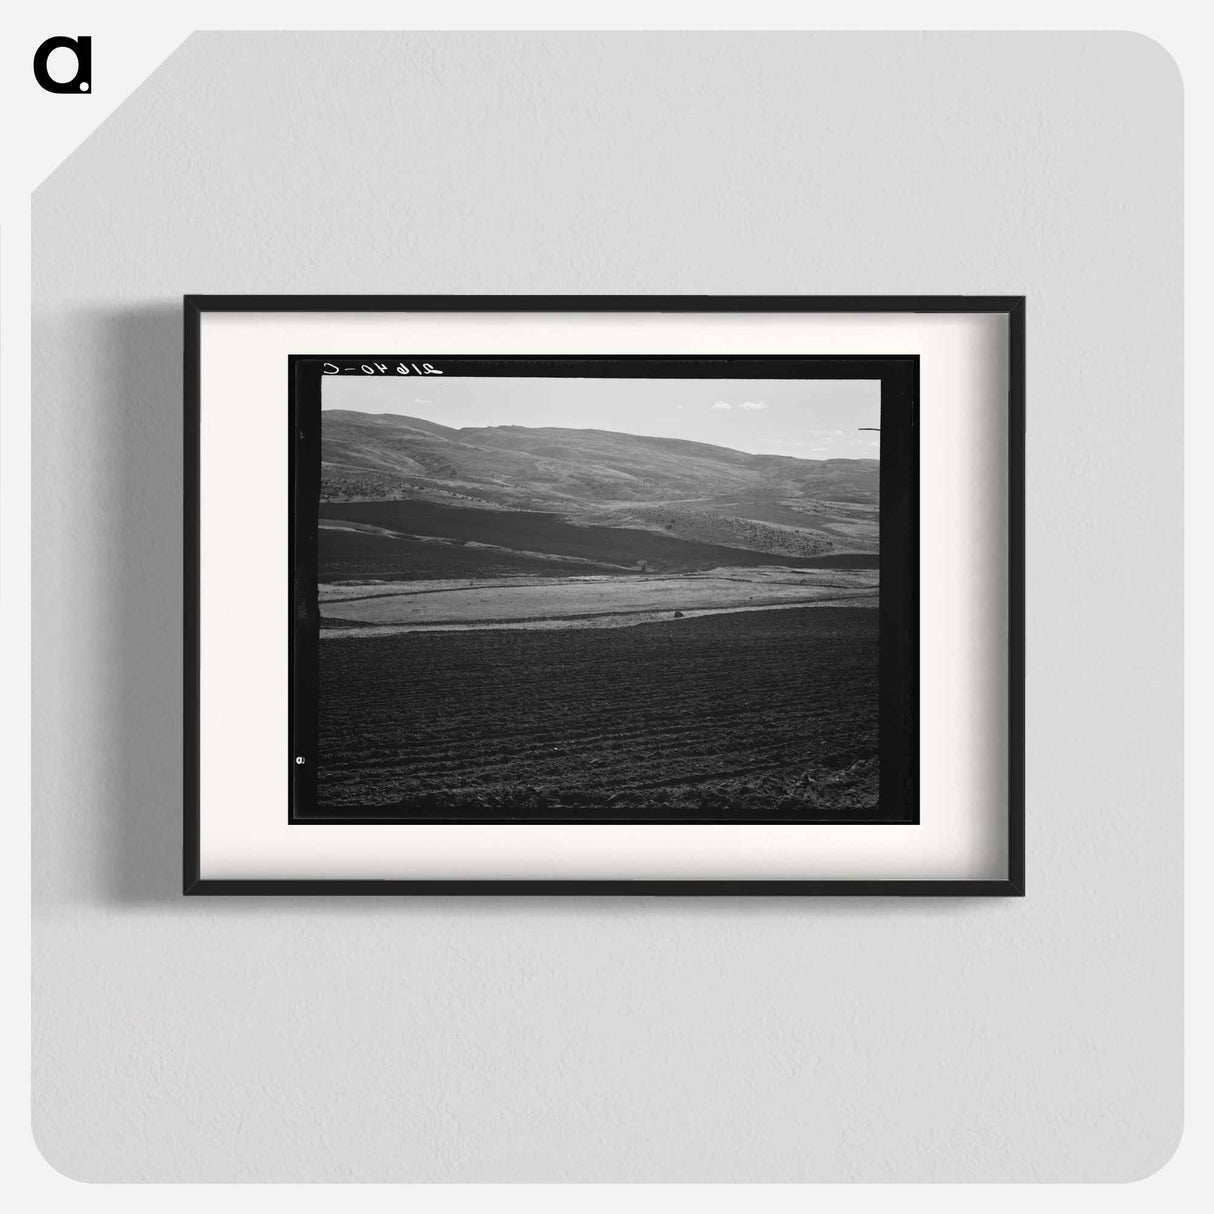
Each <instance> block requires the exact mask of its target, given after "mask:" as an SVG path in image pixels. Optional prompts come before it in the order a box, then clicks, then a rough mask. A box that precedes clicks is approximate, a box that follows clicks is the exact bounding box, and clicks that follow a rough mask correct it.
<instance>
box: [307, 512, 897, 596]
mask: <svg viewBox="0 0 1214 1214" xmlns="http://www.w3.org/2000/svg"><path fill="white" fill-rule="evenodd" d="M320 517H321V519H331V520H343V521H348V522H352V523H357V524H360V525H363V526H371V527H379V528H383V529H384V530H385V531H390V532H395V533H399V534H396V535H384V534H382V533H376V532H356V531H338V530H332V529H327V528H323V527H322V528H321V531H320V541H319V542H320V548H319V560H320V574H319V580H320V581H322V582H334V581H351V580H358V579H363V578H389V579H395V580H402V581H403V580H408V579H411V578H442V577H469V576H478V577H484V576H493V575H494V574H510V573H521V572H543V573H561V572H578V571H580V572H584V573H586V572H589V573H593V572H598V571H599V570H596V569H594V568H588V567H587V566H586V565H585V564H584V563H583V562H585V561H591V562H596V563H598V564H600V565H602V566H603V567H604V568H614V569H619V568H629V567H635V566H636V565H637V564H638V563H639V562H641V561H644V562H645V565H646V567H647V568H648V569H649V570H650V571H651V572H655V573H668V572H669V573H686V572H696V571H701V570H707V569H718V568H727V567H734V568H745V567H752V566H754V565H756V564H762V565H779V566H784V567H789V568H797V569H813V568H848V569H861V568H867V569H874V568H876V567H877V564H878V558H877V557H876V555H875V554H855V553H850V554H848V553H843V554H826V555H824V556H804V557H796V556H780V555H776V554H770V553H761V554H760V553H756V552H754V551H753V550H750V549H746V548H731V547H728V546H725V545H721V544H708V543H697V542H695V541H689V540H680V539H676V538H674V537H673V536H667V535H662V534H660V533H658V532H655V531H644V530H639V529H637V528H630V527H604V526H581V525H578V524H575V523H571V522H569V521H568V520H567V519H566V518H565V517H563V516H562V515H560V514H557V513H549V512H546V511H536V510H528V511H520V510H482V509H476V508H473V507H468V506H444V505H438V504H435V503H432V502H422V501H384V502H322V503H321V505H320ZM415 536H433V537H439V538H442V539H446V540H450V541H452V542H451V543H450V544H438V543H424V542H422V541H421V540H418V539H415V538H409V537H415ZM468 543H472V544H491V545H495V546H496V547H495V548H494V549H484V548H471V549H464V548H462V547H461V546H460V545H462V544H468ZM501 549H517V550H520V551H515V552H508V551H501ZM532 552H540V553H544V554H545V556H546V557H549V558H553V559H541V558H539V557H531V556H527V555H526V554H527V553H532ZM560 558H576V560H574V561H569V563H568V564H562V563H561V559H560Z"/></svg>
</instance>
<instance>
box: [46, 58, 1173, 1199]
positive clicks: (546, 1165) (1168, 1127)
mask: <svg viewBox="0 0 1214 1214" xmlns="http://www.w3.org/2000/svg"><path fill="white" fill-rule="evenodd" d="M1180 106H1181V83H1180V80H1179V78H1178V76H1177V73H1176V70H1175V68H1174V66H1173V65H1172V63H1171V61H1170V60H1169V59H1168V57H1167V56H1166V54H1165V53H1164V52H1163V51H1161V50H1160V49H1159V48H1158V47H1157V46H1155V45H1154V44H1153V43H1150V42H1148V41H1146V40H1144V39H1140V38H1137V37H1134V36H1129V35H997V36H967V35H944V36H918V35H830V36H822V35H810V34H780V35H774V36H737V35H651V34H645V35H604V36H587V35H529V36H502V35H467V36H465V35H458V36H453V35H398V34H374V35H373V34H360V35H339V36H332V35H321V34H315V35H281V34H265V35H246V34H240V35H214V34H211V35H196V36H195V37H194V38H192V39H191V40H190V41H189V42H187V43H186V44H185V46H184V47H183V48H182V49H181V50H180V51H179V52H178V53H177V54H175V55H174V56H173V57H172V58H171V59H170V60H169V61H168V62H167V63H166V64H165V65H164V66H163V67H162V68H161V69H160V70H159V71H158V72H157V73H156V74H155V75H154V76H153V77H152V78H151V79H150V80H149V81H148V83H147V84H146V85H145V86H144V87H143V88H142V89H140V90H139V91H138V92H137V93H136V94H135V95H134V97H133V98H132V99H131V100H130V101H128V102H127V103H126V104H125V105H124V106H123V107H121V109H120V110H119V111H118V112H117V113H116V115H115V116H114V117H112V118H111V119H110V120H109V121H108V122H106V123H105V124H104V125H103V126H102V127H101V128H100V130H99V131H98V132H97V133H96V134H95V135H94V136H93V137H92V138H91V139H89V140H88V142H87V143H86V144H85V145H84V146H83V147H82V148H81V149H80V150H79V151H78V152H77V153H76V154H74V155H73V156H72V157H71V158H70V159H69V160H68V161H67V162H66V163H65V164H64V165H63V166H62V167H61V168H60V169H59V170H58V171H57V172H56V173H55V174H54V175H53V176H52V177H51V178H50V179H49V180H48V181H47V182H46V183H45V184H44V185H43V186H42V187H41V188H40V189H39V190H38V192H37V193H36V195H35V198H34V227H35V244H34V321H35V334H34V345H35V349H34V365H35V383H34V389H35V396H34V409H35V417H34V428H35V433H34V439H35V456H34V459H35V470H34V471H35V538H34V553H35V576H34V621H35V630H36V638H35V641H36V651H35V671H34V677H35V706H34V708H35V735H36V740H35V760H34V761H35V767H34V777H35V796H36V804H35V822H34V828H35V837H34V876H35V908H34V910H35V924H34V977H35V1007H34V1031H35V1042H34V1047H35V1057H34V1068H35V1070H34V1078H35V1107H34V1123H35V1132H36V1135H37V1139H38V1142H39V1144H40V1146H41V1148H42V1150H43V1152H44V1153H45V1154H46V1156H47V1158H48V1159H49V1160H50V1161H51V1162H52V1163H53V1164H54V1165H55V1166H56V1167H58V1168H60V1169H61V1170H63V1171H65V1172H67V1173H68V1174H69V1175H72V1176H75V1177H79V1178H86V1179H97V1180H136V1179H147V1180H227V1179H256V1180H439V1181H442V1180H453V1181H454V1180H514V1179H518V1180H756V1181H764V1180H770V1181H794V1180H810V1181H812V1180H867V1181H881V1180H1128V1179H1133V1178H1136V1177H1140V1176H1143V1175H1145V1174H1147V1173H1149V1172H1150V1171H1152V1170H1154V1169H1155V1168H1157V1167H1158V1166H1159V1165H1160V1164H1162V1163H1163V1161H1164V1160H1165V1159H1166V1158H1167V1157H1168V1155H1169V1154H1170V1152H1171V1150H1172V1149H1173V1148H1174V1146H1175V1144H1176V1142H1177V1141H1178V1136H1179V1133H1180V1117H1181V1088H1180V1084H1181V1078H1180V1048H1181V1042H1180V959H1181V958H1180V884H1179V882H1180V771H1179V755H1180V708H1181V705H1180V588H1179V574H1180V560H1181V531H1180V510H1181V506H1180V502H1181V483H1180V471H1181V461H1180V456H1181V434H1180V430H1179V426H1180V404H1181V395H1180V391H1181V389H1180V307H1181V298H1180V235H1181V233H1180V188H1181V179H1180ZM186 291H191V292H453V293H461V292H515V291H517V292H583V293H608V292H660V293H678V292H720V293H751V292H755V293H764V292H788V293H867V292H906V293H931V292H947V293H952V292H974V293H976V292H990V293H996V292H998V293H1004V292H1014V293H1020V292H1023V293H1026V294H1027V295H1028V296H1029V297H1030V305H1029V308H1030V310H1029V317H1030V319H1029V351H1030V354H1029V413H1030V431H1029V476H1028V494H1029V529H1028V551H1029V579H1028V580H1029V637H1028V642H1029V643H1028V657H1029V667H1030V682H1029V690H1028V706H1029V730H1028V744H1029V770H1028V791H1029V809H1028V826H1029V896H1028V897H1027V898H1026V899H1024V900H1008V901H963V900H943V901H935V902H932V901H898V900H888V901H882V900H871V901H870V900H846V899H845V900H839V901H829V900H817V901H816V900H807V901H796V900H778V899H770V900H756V901H745V900H737V899H735V900H721V901H693V900H687V901H662V900H647V899H615V900H606V899H602V900H598V899H594V900H591V899H580V900H579V899H574V900H556V899H554V900H548V901H545V900H542V899H534V898H533V899H519V900H511V899H485V900H472V899H466V900H459V899H434V900H398V901H389V900H377V899H362V900H351V901H347V902H342V901H339V900H307V899H298V900H295V899H292V900H282V901H255V900H239V899H231V900H215V901H205V900H204V901H188V902H187V901H184V900H182V899H181V898H180V897H179V896H178V892H177V891H178V886H179V867H180V865H179V847H180V828H179V814H180V797H181V778H180V772H179V768H180V752H181V711H180V698H181V689H180V679H179V668H180V644H181V627H180V617H181V610H182V601H181V578H180V539H179V536H180V530H181V527H180V524H181V515H180V509H181V485H180V476H179V464H180V443H181V420H180V418H181V405H180V395H181V372H180V342H179V328H180V324H179V297H180V295H181V294H182V293H183V292H186ZM928 404H929V405H930V402H928ZM233 491H234V492H239V491H240V486H233ZM251 522H255V520H251ZM251 537H252V538H253V539H254V540H255V531H254V532H251ZM266 557H267V559H268V560H278V559H280V558H281V554H275V553H272V552H268V553H267V554H266Z"/></svg>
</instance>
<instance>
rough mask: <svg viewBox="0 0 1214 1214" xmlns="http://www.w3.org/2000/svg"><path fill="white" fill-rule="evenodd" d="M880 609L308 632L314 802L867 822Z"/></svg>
mask: <svg viewBox="0 0 1214 1214" xmlns="http://www.w3.org/2000/svg"><path fill="white" fill-rule="evenodd" d="M358 504H359V503H350V504H343V506H342V509H348V508H349V507H350V506H351V505H358ZM368 505H377V506H382V505H383V503H368ZM434 509H436V510H441V509H442V507H435V508H434ZM461 513H463V512H462V511H461ZM484 513H491V512H484ZM604 530H610V529H604ZM654 538H655V539H659V540H660V539H661V538H662V537H660V536H655V537H654ZM798 563H799V562H798ZM878 614H879V613H878V612H876V611H872V610H865V609H862V608H860V609H857V608H831V607H813V608H794V609H790V610H779V611H748V612H740V613H737V614H732V615H715V616H704V617H701V618H696V619H685V620H679V621H672V622H670V623H660V624H643V625H638V626H636V627H631V628H615V629H600V630H579V629H568V630H558V631H547V632H545V631H528V630H525V629H513V630H504V631H497V632H490V631H471V632H459V633H408V634H404V635H396V636H377V637H367V638H362V637H352V638H340V639H335V638H326V639H322V641H321V644H320V682H321V686H320V697H319V699H320V763H319V765H318V787H317V799H318V809H319V810H320V812H321V813H322V814H332V815H334V816H337V815H340V814H341V813H342V812H350V813H352V814H354V813H355V812H356V811H359V810H362V811H368V812H370V813H372V814H373V813H374V812H375V811H376V810H378V811H380V812H384V813H389V814H404V815H407V816H408V815H414V814H416V815H417V816H419V817H434V818H444V817H451V818H461V817H462V818H467V817H473V818H476V817H484V818H485V819H488V820H498V819H509V818H537V817H538V818H544V817H549V818H566V819H571V820H577V819H579V818H585V819H586V820H595V819H604V818H606V819H611V818H636V819H642V820H643V819H646V818H654V819H662V818H676V819H677V818H681V817H688V818H703V819H706V820H707V819H713V818H716V819H725V820H730V819H739V820H747V821H761V820H763V819H764V818H765V817H767V818H774V819H780V818H786V819H796V818H798V817H808V818H814V817H817V818H822V817H836V816H837V817H839V818H842V819H847V818H848V817H849V816H853V815H854V816H855V817H857V818H871V817H872V816H873V814H874V813H875V811H876V807H877V794H878V761H877V700H878V697H877V686H878V674H877V626H878Z"/></svg>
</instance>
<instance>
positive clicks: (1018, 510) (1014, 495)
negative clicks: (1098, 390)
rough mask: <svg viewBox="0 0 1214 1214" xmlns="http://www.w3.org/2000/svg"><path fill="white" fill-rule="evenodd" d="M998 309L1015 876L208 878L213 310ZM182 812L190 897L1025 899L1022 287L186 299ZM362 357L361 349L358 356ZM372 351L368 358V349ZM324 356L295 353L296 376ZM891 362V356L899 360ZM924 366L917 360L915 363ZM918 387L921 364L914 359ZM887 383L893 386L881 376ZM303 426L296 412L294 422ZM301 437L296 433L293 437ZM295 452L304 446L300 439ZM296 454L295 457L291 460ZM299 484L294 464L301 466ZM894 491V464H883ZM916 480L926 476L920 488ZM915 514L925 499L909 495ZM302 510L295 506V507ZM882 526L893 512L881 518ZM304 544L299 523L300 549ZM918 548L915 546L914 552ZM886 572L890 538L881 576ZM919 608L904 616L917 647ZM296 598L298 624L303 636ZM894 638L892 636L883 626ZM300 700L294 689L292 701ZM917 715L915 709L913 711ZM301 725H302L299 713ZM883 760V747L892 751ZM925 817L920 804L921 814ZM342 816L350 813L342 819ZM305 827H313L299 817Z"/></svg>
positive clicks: (1011, 863)
mask: <svg viewBox="0 0 1214 1214" xmlns="http://www.w3.org/2000/svg"><path fill="white" fill-rule="evenodd" d="M312 311H314V312H327V313H340V312H415V313H416V312H524V313H525V312H562V311H577V312H635V313H645V312H653V313H671V312H673V313H704V312H734V313H757V312H766V313H778V312H811V313H812V312H837V313H894V314H896V313H975V312H979V313H991V314H1000V315H1003V316H1005V317H1006V321H1007V325H1008V349H1009V374H1008V402H1007V405H1008V427H1009V430H1008V440H1009V442H1008V533H1007V545H1008V547H1007V555H1008V571H1009V578H1008V593H1009V597H1008V603H1007V609H1008V624H1009V638H1008V641H1009V643H1008V682H1009V685H1008V691H1007V694H1008V703H1007V708H1008V738H1007V744H1008V751H1007V753H1008V771H1007V791H1008V806H1007V858H1008V864H1007V874H1006V877H1005V878H1004V879H1001V880H976V881H969V880H955V881H953V880H892V881H891V880H876V881H874V880H856V881H852V880H694V879H689V880H628V879H618V880H615V879H612V880H346V879H341V880H327V879H303V880H273V879H271V880H216V879H204V878H202V877H201V875H200V846H199V839H200V825H201V823H200V812H201V805H200V790H199V780H200V771H199V679H200V671H199V591H200V584H199V572H200V571H199V526H200V517H199V424H200V395H201V393H200V371H201V365H200V337H201V323H202V317H203V315H204V313H207V312H278V313H286V312H312ZM184 320H185V334H184V381H185V382H184V401H185V444H184V485H185V518H184V570H183V572H184V586H185V612H184V630H185V645H184V693H185V696H184V715H185V746H184V751H185V753H184V821H183V892H184V893H186V894H190V895H226V894H243V895H250V894H254V895H267V894H269V895H300V894H312V895H401V894H412V895H424V894H470V895H501V894H526V895H536V894H542V895H602V894H612V895H620V894H641V895H665V896H669V895H694V896H705V895H712V896H717V895H730V896H735V895H767V896H770V895H788V896H807V895H813V896H819V895H842V896H873V895H883V896H1023V894H1024V688H1023V681H1024V424H1025V299H1024V297H1022V296H856V297H851V296H311V295H307V296H297V295H296V296H208V295H187V296H185V298H184ZM359 357H360V358H361V357H362V356H359ZM368 357H369V356H368ZM315 361H316V356H301V357H300V358H298V359H292V364H293V365H292V367H291V368H290V375H289V377H288V379H287V381H286V382H287V386H288V401H287V405H288V416H292V414H291V406H292V403H293V401H294V399H295V391H294V386H293V385H294V379H295V376H296V375H297V374H299V373H301V369H302V368H304V367H305V366H306V364H308V363H314V362H315ZM890 361H893V360H890ZM916 363H917V360H916ZM915 379H916V384H917V365H916V377H915ZM883 386H884V385H883ZM292 427H293V429H294V420H292ZM295 437H296V438H298V435H296V436H295ZM292 450H293V451H294V450H295V447H294V443H293V445H292ZM293 459H294V457H293ZM292 471H293V476H292V480H293V483H294V462H293V464H292ZM882 476H883V482H882V491H883V495H884V492H885V481H884V477H885V472H884V469H883V472H882ZM914 487H915V488H916V489H917V485H916V486H914ZM908 509H909V510H910V512H911V516H912V517H914V514H915V511H916V509H917V496H915V495H912V500H911V501H910V502H909V503H908ZM291 514H292V519H294V514H295V511H294V510H292V511H291ZM883 524H884V515H883ZM295 543H296V536H295V531H294V524H293V529H292V548H293V551H294V545H295ZM912 553H913V550H912ZM885 577H886V565H885V558H884V546H883V557H882V578H883V581H884V579H885ZM913 623H917V617H915V616H914V615H913V612H912V616H911V618H910V619H904V620H902V621H900V627H901V628H902V629H903V630H904V631H905V633H906V636H907V638H908V644H909V645H911V646H912V647H914V646H915V645H916V644H917V628H913V627H911V624H913ZM296 625H297V619H296V612H295V609H294V605H293V607H292V610H291V613H290V618H289V620H288V632H289V634H290V635H291V637H292V643H294V638H295V636H296ZM883 636H884V633H883ZM292 702H293V703H294V702H295V701H294V697H293V698H292ZM912 715H913V714H912ZM290 727H291V728H292V729H295V728H296V727H297V723H296V722H292V723H291V726H290ZM883 759H884V756H883ZM916 818H917V812H916ZM342 820H343V821H344V822H350V821H351V819H349V818H344V819H342ZM301 825H306V824H304V823H301Z"/></svg>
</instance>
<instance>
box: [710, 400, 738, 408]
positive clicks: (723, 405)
mask: <svg viewBox="0 0 1214 1214" xmlns="http://www.w3.org/2000/svg"><path fill="white" fill-rule="evenodd" d="M713 408H714V409H732V408H733V405H731V404H730V403H729V401H727V400H719V401H717V403H716V404H715V405H713Z"/></svg>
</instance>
